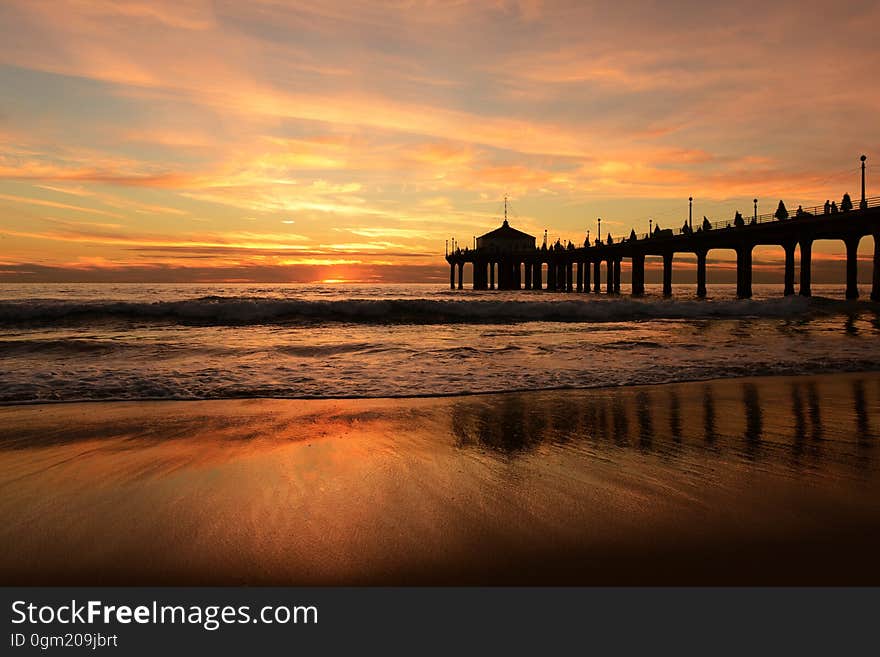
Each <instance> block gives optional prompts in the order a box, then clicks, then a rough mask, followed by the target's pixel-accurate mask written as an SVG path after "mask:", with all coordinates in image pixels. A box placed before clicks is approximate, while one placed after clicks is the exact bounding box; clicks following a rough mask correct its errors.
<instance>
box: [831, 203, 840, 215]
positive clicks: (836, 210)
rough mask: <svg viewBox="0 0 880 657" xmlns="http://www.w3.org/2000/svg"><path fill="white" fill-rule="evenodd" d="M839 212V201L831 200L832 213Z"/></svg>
mask: <svg viewBox="0 0 880 657" xmlns="http://www.w3.org/2000/svg"><path fill="white" fill-rule="evenodd" d="M838 212H839V210H838V209H837V201H831V214H837V213H838Z"/></svg>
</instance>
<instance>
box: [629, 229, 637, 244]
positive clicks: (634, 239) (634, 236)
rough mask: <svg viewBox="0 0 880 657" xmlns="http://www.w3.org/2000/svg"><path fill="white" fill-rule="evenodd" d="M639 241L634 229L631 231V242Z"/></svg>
mask: <svg viewBox="0 0 880 657" xmlns="http://www.w3.org/2000/svg"><path fill="white" fill-rule="evenodd" d="M637 239H638V238H637V237H636V229H635V228H633V229H632V230H630V231H629V241H630V242H635V241H636V240H637Z"/></svg>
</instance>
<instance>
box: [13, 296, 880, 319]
mask: <svg viewBox="0 0 880 657" xmlns="http://www.w3.org/2000/svg"><path fill="white" fill-rule="evenodd" d="M859 307H866V308H871V309H876V304H873V303H869V302H846V301H839V300H833V299H827V298H821V297H813V298H805V297H799V296H792V297H785V298H776V299H766V300H719V301H712V300H674V299H672V300H659V299H657V298H648V299H630V298H615V299H601V300H598V299H597V300H594V299H588V298H572V299H547V300H515V301H514V300H483V299H469V300H461V301H458V300H434V299H336V300H326V301H325V300H318V301H315V300H299V299H277V298H264V297H213V296H212V297H202V298H199V299H190V300H182V301H156V302H152V303H149V302H132V301H63V300H28V301H3V302H0V325H5V326H44V325H57V324H58V323H89V322H106V321H111V322H112V321H125V322H147V323H172V324H182V325H195V326H247V325H258V324H285V323H321V322H349V323H365V324H395V323H402V324H447V323H492V322H532V321H545V322H619V321H633V320H642V319H691V318H694V319H700V318H705V319H711V318H726V317H729V318H741V317H768V318H787V317H794V316H798V315H804V314H807V313H809V314H814V313H820V314H833V313H838V312H849V311H851V310H853V309H854V308H859Z"/></svg>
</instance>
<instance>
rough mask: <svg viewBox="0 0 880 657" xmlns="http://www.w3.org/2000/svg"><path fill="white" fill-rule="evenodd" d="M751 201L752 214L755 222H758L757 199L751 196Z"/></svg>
mask: <svg viewBox="0 0 880 657" xmlns="http://www.w3.org/2000/svg"><path fill="white" fill-rule="evenodd" d="M752 203H754V204H755V214H754V218H755V223H758V199H756V198H753V199H752Z"/></svg>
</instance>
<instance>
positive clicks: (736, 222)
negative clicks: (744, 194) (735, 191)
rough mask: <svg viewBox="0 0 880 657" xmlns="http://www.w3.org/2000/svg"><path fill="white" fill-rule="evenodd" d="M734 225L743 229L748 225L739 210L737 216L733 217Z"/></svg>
mask: <svg viewBox="0 0 880 657" xmlns="http://www.w3.org/2000/svg"><path fill="white" fill-rule="evenodd" d="M733 225H734V226H736V227H737V228H742V227H743V226H745V225H746V222H745V220H744V219H743V216H742V212H740V211H739V210H737V211H736V214H735V215H734V217H733Z"/></svg>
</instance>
